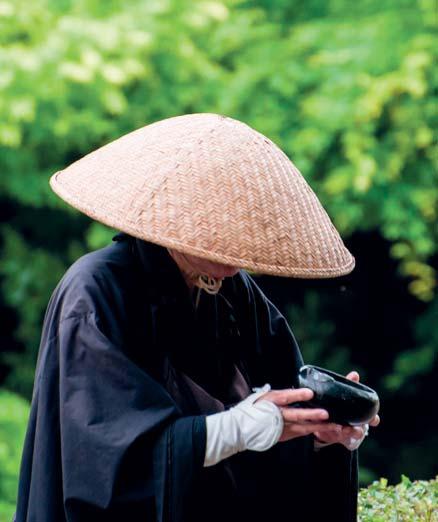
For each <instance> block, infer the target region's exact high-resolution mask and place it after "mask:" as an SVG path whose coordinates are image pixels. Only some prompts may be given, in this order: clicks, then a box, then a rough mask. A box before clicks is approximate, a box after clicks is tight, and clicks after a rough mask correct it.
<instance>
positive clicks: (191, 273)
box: [168, 249, 239, 281]
mask: <svg viewBox="0 0 438 522" xmlns="http://www.w3.org/2000/svg"><path fill="white" fill-rule="evenodd" d="M168 252H169V254H170V255H171V256H172V258H173V259H174V261H175V262H176V263H177V265H178V267H179V268H180V270H181V271H182V273H183V275H184V276H185V278H186V279H187V278H188V279H189V280H191V281H194V280H196V279H197V278H198V276H199V275H207V276H209V277H212V278H215V279H223V278H224V277H231V276H234V275H236V274H237V272H239V268H236V267H234V266H228V265H223V264H221V263H215V262H214V261H209V260H208V259H203V258H201V257H197V256H192V255H190V254H183V253H182V252H178V251H177V250H173V249H168Z"/></svg>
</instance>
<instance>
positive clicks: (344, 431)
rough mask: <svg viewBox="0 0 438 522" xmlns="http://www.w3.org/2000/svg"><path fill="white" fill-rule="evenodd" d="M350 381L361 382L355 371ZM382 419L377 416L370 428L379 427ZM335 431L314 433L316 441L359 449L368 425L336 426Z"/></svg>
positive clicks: (351, 373)
mask: <svg viewBox="0 0 438 522" xmlns="http://www.w3.org/2000/svg"><path fill="white" fill-rule="evenodd" d="M347 379H350V381H354V382H359V380H360V377H359V374H358V373H357V372H355V371H353V372H350V373H349V374H348V375H347ZM379 424H380V417H379V416H378V415H375V416H374V417H373V418H372V419H371V420H370V422H369V425H370V426H373V427H375V426H378V425H379ZM335 426H336V429H335V430H327V431H326V430H324V429H322V430H319V431H317V432H315V433H314V435H315V437H316V440H317V441H318V442H322V443H324V444H342V445H343V446H345V447H346V448H348V449H357V448H358V447H359V446H360V444H361V443H362V441H363V439H364V438H365V437H366V435H367V433H368V427H367V425H366V424H365V425H361V426H341V425H340V424H336V425H335Z"/></svg>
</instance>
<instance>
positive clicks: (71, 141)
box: [0, 0, 438, 499]
mask: <svg viewBox="0 0 438 522" xmlns="http://www.w3.org/2000/svg"><path fill="white" fill-rule="evenodd" d="M435 19H436V14H435V13H434V1H433V0H361V2H356V3H354V4H352V3H351V1H348V0H309V1H308V2H299V1H292V0H253V1H250V0H248V1H243V0H220V1H219V0H218V1H202V0H199V1H188V0H160V1H158V0H157V1H145V0H144V1H131V2H122V1H117V0H106V1H102V0H57V1H55V0H33V1H32V2H28V1H24V0H1V1H0V205H1V215H2V218H3V222H2V224H1V225H0V238H1V249H0V283H1V291H0V305H1V306H2V310H3V311H4V313H3V314H2V316H3V318H2V321H4V327H2V332H5V333H4V335H2V338H1V343H2V344H1V347H0V348H1V354H0V355H1V363H2V365H3V366H2V367H3V370H4V373H5V375H7V377H6V379H5V382H4V386H5V387H6V388H8V389H9V390H13V391H15V392H17V393H19V394H20V395H22V396H23V397H27V398H28V399H29V398H30V396H31V392H32V382H33V371H34V366H35V360H36V353H37V350H38V345H39V336H40V330H41V323H42V319H43V315H44V310H45V306H46V304H47V301H48V299H49V297H50V294H51V292H52V291H53V289H54V287H55V286H56V284H57V282H58V281H59V279H60V277H61V276H62V274H63V272H64V271H65V269H66V268H67V266H68V265H69V264H71V263H72V262H73V261H74V260H75V259H77V258H78V257H79V256H80V255H82V254H83V253H85V252H86V251H88V250H90V249H95V248H99V247H101V246H103V245H105V244H106V243H107V242H108V240H109V239H110V237H111V231H109V230H107V229H106V228H104V227H103V226H101V225H99V224H97V223H92V222H90V221H89V220H88V219H87V218H86V217H84V216H81V215H79V214H78V213H77V212H76V211H74V210H73V209H71V208H68V207H67V206H66V205H65V204H64V203H63V202H62V201H61V200H59V199H58V198H57V197H56V196H55V195H54V194H52V193H51V191H50V189H49V185H48V178H49V176H50V175H51V174H52V173H53V172H54V171H56V170H58V169H61V168H63V167H64V166H66V165H68V164H69V163H71V162H72V161H74V160H76V159H78V158H79V157H81V156H82V155H84V154H86V153H88V152H90V151H91V150H93V149H95V148H97V147H99V146H100V145H102V144H104V143H107V142H109V141H111V140H113V139H115V138H117V137H119V136H120V135H122V134H124V133H126V132H129V131H131V130H133V129H135V128H138V127H141V126H143V125H145V124H147V123H150V122H153V121H156V120H159V119H162V118H165V117H170V116H174V115H178V114H184V113H190V112H217V113H222V114H226V115H229V116H231V117H234V118H237V119H241V120H243V121H245V122H246V123H248V124H249V125H251V126H253V127H254V128H256V129H257V130H259V131H261V132H263V133H264V134H266V135H268V136H269V137H270V138H271V139H272V140H274V141H275V142H276V143H277V144H278V145H279V146H280V147H282V148H283V150H285V152H286V153H287V154H288V155H289V156H290V157H291V159H292V160H293V161H294V163H295V164H296V165H297V166H298V168H299V169H300V170H301V172H302V173H303V174H304V176H305V177H306V179H307V180H308V181H309V183H310V185H311V186H312V187H313V189H314V190H315V192H316V193H317V195H318V197H319V198H320V199H321V201H322V203H323V205H324V206H325V208H326V209H327V211H328V212H329V214H330V216H331V217H332V219H333V221H334V223H335V225H336V227H337V228H338V230H339V231H340V232H341V234H342V235H343V237H344V238H346V240H348V238H350V237H354V235H357V234H360V233H364V232H367V231H377V233H378V235H379V237H381V238H382V239H384V240H385V241H387V242H388V244H389V245H390V256H391V257H392V258H393V259H394V260H395V267H396V271H397V275H396V276H395V277H399V280H400V281H402V284H404V285H406V287H407V288H408V291H409V292H410V293H411V294H412V296H413V299H414V300H416V301H418V303H419V305H421V311H422V312H421V314H419V315H418V317H416V318H415V321H414V322H413V324H412V332H413V338H414V340H415V341H414V343H413V345H412V346H410V347H408V348H407V349H406V350H403V351H401V352H399V353H396V354H395V356H394V358H393V360H392V362H391V368H390V370H389V371H387V372H386V373H385V374H383V375H381V376H380V380H379V381H378V382H377V383H375V384H377V385H379V390H382V392H383V393H388V394H391V393H392V394H394V393H396V392H397V391H399V390H401V389H402V388H403V389H407V390H411V392H412V394H415V390H416V386H417V384H416V383H417V382H418V381H417V380H418V378H419V377H421V376H424V375H429V374H430V373H431V372H432V369H433V366H434V364H435V362H436V354H437V351H438V336H437V330H436V321H437V319H438V298H437V293H436V270H437V250H438V241H437V239H438V226H437V212H438V175H437V155H438V154H437V148H436V144H435V143H434V129H436V124H437V110H436V94H437V87H438V70H437V67H436V54H437V49H438V45H437V44H438V42H437V37H436V35H435V33H434V29H435V27H434V25H433V24H434V20H435ZM291 316H292V318H294V317H295V318H296V319H295V321H294V323H295V324H297V328H298V332H299V333H298V335H297V337H298V339H305V340H306V342H307V344H306V347H307V350H308V354H309V355H308V357H307V358H308V359H312V357H313V358H315V360H318V358H319V362H321V360H320V357H319V356H321V355H323V359H324V361H325V362H326V363H327V364H331V366H332V367H334V368H335V369H338V370H341V369H349V355H348V350H347V349H345V348H342V347H340V346H336V345H335V344H336V343H335V342H334V341H333V332H334V331H335V330H336V328H337V325H336V324H334V323H332V322H327V321H326V319H325V318H324V310H323V308H322V305H321V300H320V298H319V297H318V295H317V294H315V293H312V292H311V291H309V292H307V294H306V299H305V301H304V302H303V303H302V304H300V305H299V306H298V305H296V304H295V305H294V306H292V307H291ZM312 323H313V324H320V325H321V328H320V329H319V333H318V335H317V336H316V337H312V334H311V331H312V328H311V326H310V325H311V324H312ZM4 393H6V392H4ZM9 400H10V399H9V396H8V395H2V396H1V402H0V408H1V409H0V416H1V415H4V412H5V411H6V412H8V411H9V412H10V411H11V409H10V407H9V406H8V404H9V402H8V401H9ZM3 404H6V406H3ZM17 404H18V403H17ZM20 404H21V403H20ZM20 407H21V406H17V408H18V410H17V411H21V410H19V408H20ZM2 412H3V413H2ZM2 437H3V438H2ZM4 437H5V435H4V433H3V432H2V431H0V448H1V447H2V446H1V444H2V440H4ZM374 449H375V450H376V451H377V450H378V448H377V447H375V448H374ZM14 459H15V457H14ZM11 462H16V461H15V460H13V461H11ZM11 465H13V464H11ZM367 466H368V468H369V469H368V468H367ZM367 466H365V467H364V475H363V477H362V478H363V480H364V481H367V480H368V481H369V480H371V478H373V477H374V475H373V472H372V470H371V466H369V465H367ZM1 469H3V468H1ZM367 469H368V471H367ZM367 473H368V474H367ZM8 481H9V482H8ZM5 484H6V486H5ZM7 484H9V485H7ZM4 488H7V492H6V493H5V492H4V491H6V490H4ZM9 488H10V479H8V478H5V477H4V476H3V475H0V492H1V494H0V498H2V496H5V497H4V498H7V499H10V498H11V496H10V489H9Z"/></svg>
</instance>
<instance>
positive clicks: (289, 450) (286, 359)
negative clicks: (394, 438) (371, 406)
mask: <svg viewBox="0 0 438 522" xmlns="http://www.w3.org/2000/svg"><path fill="white" fill-rule="evenodd" d="M242 277H243V280H244V282H245V286H246V289H245V292H244V294H245V298H246V300H247V302H246V303H245V306H246V308H247V309H248V310H249V314H250V315H249V317H248V319H247V322H248V324H249V325H250V326H251V331H252V334H251V333H250V335H252V337H250V338H251V342H252V343H253V345H254V346H255V348H256V352H257V355H256V357H255V360H257V361H258V363H257V364H254V365H253V366H254V367H253V373H254V374H255V375H256V376H257V384H258V383H263V382H269V383H270V384H271V386H272V388H273V389H280V388H286V387H291V386H295V387H296V386H298V379H297V376H298V370H299V368H300V366H301V365H302V364H304V363H303V359H302V356H301V353H300V349H299V346H298V343H297V341H296V339H295V336H294V334H293V332H292V330H291V328H290V327H289V325H288V323H287V320H286V319H285V317H284V316H283V315H282V314H281V312H280V311H279V310H278V309H277V308H276V306H275V305H274V304H273V303H272V302H271V301H270V300H269V299H268V298H267V297H266V296H265V295H264V293H263V292H262V290H261V289H260V288H259V286H258V285H257V284H256V282H255V281H254V279H253V278H252V277H251V276H250V275H249V274H247V273H245V272H242ZM298 448H299V449H298ZM270 451H271V453H272V455H277V457H278V460H277V462H278V465H276V467H275V475H276V477H277V478H278V482H277V487H278V488H280V490H281V489H284V494H285V495H287V491H288V489H289V490H290V488H291V487H292V480H293V479H292V476H293V475H291V474H290V473H289V470H287V469H285V468H284V466H287V464H285V463H286V462H289V466H290V469H294V466H295V469H299V466H297V462H298V460H299V458H300V459H302V456H303V455H307V457H306V459H305V462H304V460H303V461H302V464H303V468H302V475H301V477H299V482H302V483H303V484H304V483H306V482H307V484H308V485H307V488H305V489H304V490H303V499H305V498H307V497H308V498H309V499H311V500H312V506H313V507H312V514H311V515H308V516H309V517H310V518H309V520H323V519H324V520H325V519H330V520H337V521H340V522H347V521H348V522H352V521H355V520H356V516H357V494H358V452H357V450H355V451H349V450H348V449H346V448H345V447H344V446H342V445H340V444H334V445H331V446H328V447H326V448H321V450H320V451H317V452H315V451H313V437H312V436H311V435H310V436H307V437H300V438H299V439H295V440H293V441H288V442H283V443H280V444H277V446H276V447H274V448H272V450H270ZM298 452H299V453H300V456H299V458H298ZM280 462H281V464H280ZM283 469H284V475H283V473H282V471H281V470H283ZM296 478H297V477H296V476H295V477H294V479H296ZM297 487H300V486H298V484H297ZM312 517H313V518H312Z"/></svg>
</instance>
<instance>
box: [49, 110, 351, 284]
mask: <svg viewBox="0 0 438 522" xmlns="http://www.w3.org/2000/svg"><path fill="white" fill-rule="evenodd" d="M50 185H51V187H52V189H53V190H54V191H55V192H56V193H57V194H58V195H59V196H60V197H61V198H62V199H64V200H65V201H66V202H67V203H69V204H70V205H72V206H73V207H76V208H77V209H79V210H80V211H82V212H83V213H85V214H87V215H88V216H90V217H91V218H93V219H96V220H97V221H100V222H102V223H104V224H106V225H108V226H110V227H113V228H116V229H118V230H121V231H123V232H126V233H128V234H130V235H132V236H135V237H138V238H140V239H143V240H146V241H151V242H153V243H157V244H159V245H162V246H165V247H168V248H174V249H176V250H179V251H181V252H183V253H186V254H192V255H195V256H199V257H202V258H206V259H209V260H211V261H215V262H218V263H223V264H226V265H232V266H235V267H238V268H244V269H247V270H250V271H253V272H256V273H265V274H273V275H279V276H291V277H300V278H327V277H336V276H340V275H344V274H347V273H349V272H351V271H352V270H353V268H354V264H355V261H354V257H353V256H352V255H351V254H350V252H349V251H348V250H347V249H346V247H345V246H344V244H343V242H342V239H341V238H340V236H339V234H338V232H337V230H336V229H335V227H334V225H333V223H332V222H331V220H330V218H329V216H328V215H327V213H326V212H325V210H324V209H323V207H322V205H321V204H320V202H319V200H318V198H317V197H316V195H315V194H314V192H313V191H312V189H311V188H310V187H309V185H308V184H307V182H306V181H305V179H304V178H303V176H302V175H301V173H300V172H299V171H298V169H297V168H296V167H295V166H294V164H293V163H292V162H291V161H290V160H289V158H288V157H287V156H286V155H285V154H284V152H282V151H281V150H280V149H279V147H277V146H276V145H275V144H274V143H273V142H272V141H271V140H269V139H268V138H266V137H265V136H263V134H260V133H259V132H257V131H255V130H254V129H252V128H251V127H249V126H248V125H246V124H245V123H242V122H240V121H237V120H235V119H232V118H229V117H226V116H221V115H218V114H210V113H199V114H187V115H184V116H177V117H174V118H168V119H165V120H162V121H158V122H156V123H153V124H150V125H147V126H145V127H143V128H140V129H137V130H136V131H134V132H131V133H129V134H126V135H125V136H122V137H121V138H119V139H117V140H115V141H113V142H111V143H109V144H107V145H105V146H103V147H101V148H99V149H97V150H95V151H94V152H91V153H90V154H88V155H86V156H84V157H83V158H82V159H80V160H78V161H76V162H75V163H73V164H72V165H70V166H69V167H67V168H66V169H64V170H62V171H60V172H57V173H55V174H54V175H53V176H52V177H51V179H50Z"/></svg>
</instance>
